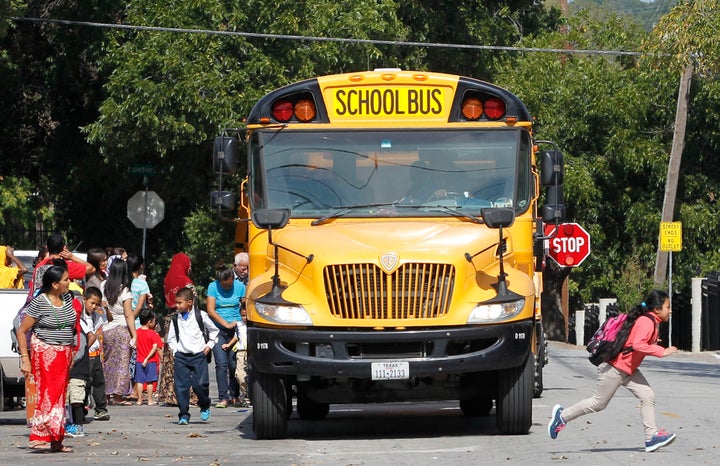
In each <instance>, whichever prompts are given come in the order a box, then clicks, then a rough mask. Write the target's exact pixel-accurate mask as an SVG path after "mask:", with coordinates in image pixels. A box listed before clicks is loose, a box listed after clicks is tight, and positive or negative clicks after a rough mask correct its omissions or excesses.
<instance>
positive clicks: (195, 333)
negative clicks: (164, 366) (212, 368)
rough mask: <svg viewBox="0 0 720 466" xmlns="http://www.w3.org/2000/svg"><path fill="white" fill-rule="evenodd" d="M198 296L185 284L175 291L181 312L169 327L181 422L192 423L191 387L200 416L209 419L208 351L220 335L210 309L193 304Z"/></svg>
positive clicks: (178, 309)
mask: <svg viewBox="0 0 720 466" xmlns="http://www.w3.org/2000/svg"><path fill="white" fill-rule="evenodd" d="M194 299H195V296H194V294H193V292H192V290H191V289H189V288H182V289H180V290H179V291H178V292H177V293H176V294H175V304H176V306H177V311H178V313H177V314H176V316H175V317H174V318H173V321H172V325H171V326H170V329H169V330H168V336H167V345H168V346H169V347H170V351H172V353H173V356H174V357H175V363H174V367H173V370H174V379H175V380H174V383H175V397H176V399H177V404H178V409H179V410H180V412H179V413H178V425H181V426H186V425H188V424H189V423H190V387H192V389H193V391H194V392H195V394H196V395H197V397H198V406H200V420H201V421H203V422H205V421H207V420H209V419H210V378H209V376H208V359H207V357H208V354H210V352H211V351H212V347H213V346H215V343H217V339H218V332H219V330H218V328H217V327H216V326H215V324H214V323H213V321H212V320H211V319H210V317H209V316H208V315H207V313H205V312H203V311H201V310H199V309H194V308H193V302H194Z"/></svg>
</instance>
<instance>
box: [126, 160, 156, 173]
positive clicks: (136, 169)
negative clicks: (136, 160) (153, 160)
mask: <svg viewBox="0 0 720 466" xmlns="http://www.w3.org/2000/svg"><path fill="white" fill-rule="evenodd" d="M128 174H129V175H138V176H153V175H154V174H155V166H154V165H151V164H149V163H144V164H138V165H131V166H129V167H128Z"/></svg>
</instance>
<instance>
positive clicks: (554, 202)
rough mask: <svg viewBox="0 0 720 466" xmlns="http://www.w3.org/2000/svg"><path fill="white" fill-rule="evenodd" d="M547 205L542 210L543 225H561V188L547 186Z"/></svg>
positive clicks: (563, 208) (562, 206) (563, 209)
mask: <svg viewBox="0 0 720 466" xmlns="http://www.w3.org/2000/svg"><path fill="white" fill-rule="evenodd" d="M546 201H547V203H546V204H545V205H544V206H543V208H542V219H543V222H545V223H553V224H557V223H562V222H563V221H564V220H565V195H564V194H563V187H562V186H548V188H547V195H546Z"/></svg>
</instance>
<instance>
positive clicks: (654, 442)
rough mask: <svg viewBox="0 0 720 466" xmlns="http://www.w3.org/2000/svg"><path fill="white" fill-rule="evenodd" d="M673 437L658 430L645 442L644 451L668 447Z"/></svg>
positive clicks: (673, 439) (673, 435)
mask: <svg viewBox="0 0 720 466" xmlns="http://www.w3.org/2000/svg"><path fill="white" fill-rule="evenodd" d="M675 437H676V435H675V434H672V433H669V432H665V431H664V430H663V429H660V430H659V431H658V433H657V434H655V435H653V438H651V439H650V440H648V441H647V442H645V451H655V450H657V449H658V448H662V447H664V446H667V445H670V444H671V443H673V442H674V441H675Z"/></svg>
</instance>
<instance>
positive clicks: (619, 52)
mask: <svg viewBox="0 0 720 466" xmlns="http://www.w3.org/2000/svg"><path fill="white" fill-rule="evenodd" d="M10 19H12V20H13V21H16V22H27V23H50V24H60V25H64V26H82V27H95V28H105V29H125V30H131V31H150V32H169V33H178V34H203V35H210V36H234V37H251V38H260V39H283V40H299V41H311V42H343V43H353V44H373V45H396V46H411V47H430V48H452V49H468V50H501V51H506V52H542V53H566V54H583V55H624V56H640V55H643V53H642V52H632V51H624V50H584V49H555V48H538V47H511V46H503V45H471V44H443V43H439V42H412V41H396V40H375V39H349V38H343V37H318V36H297V35H291V34H263V33H257V32H239V31H213V30H209V29H186V28H168V27H158V26H136V25H130V24H110V23H94V22H88V21H68V20H63V19H46V18H17V17H13V18H10Z"/></svg>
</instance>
